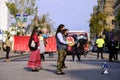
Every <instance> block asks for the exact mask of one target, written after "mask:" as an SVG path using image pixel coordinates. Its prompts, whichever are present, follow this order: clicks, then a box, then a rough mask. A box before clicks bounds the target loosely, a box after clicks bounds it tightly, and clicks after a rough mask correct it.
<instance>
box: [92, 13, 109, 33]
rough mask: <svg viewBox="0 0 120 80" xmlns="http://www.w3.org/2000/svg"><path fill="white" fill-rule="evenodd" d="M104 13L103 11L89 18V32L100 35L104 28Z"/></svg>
mask: <svg viewBox="0 0 120 80" xmlns="http://www.w3.org/2000/svg"><path fill="white" fill-rule="evenodd" d="M106 17H107V16H106V15H105V14H104V13H98V14H97V15H93V16H92V17H91V19H90V33H91V34H97V35H101V33H102V31H103V29H105V28H106Z"/></svg>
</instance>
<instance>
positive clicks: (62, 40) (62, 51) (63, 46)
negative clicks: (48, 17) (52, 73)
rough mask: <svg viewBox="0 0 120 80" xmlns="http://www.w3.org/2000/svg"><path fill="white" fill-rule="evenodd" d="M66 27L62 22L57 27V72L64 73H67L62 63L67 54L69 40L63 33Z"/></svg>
mask: <svg viewBox="0 0 120 80" xmlns="http://www.w3.org/2000/svg"><path fill="white" fill-rule="evenodd" d="M64 29H65V25H64V24H60V25H59V26H58V28H57V31H56V34H55V37H56V42H57V51H58V60H57V74H58V75H64V74H65V73H64V72H63V71H62V64H63V61H64V57H65V55H66V50H67V44H68V43H67V42H66V37H65V35H63V30H64Z"/></svg>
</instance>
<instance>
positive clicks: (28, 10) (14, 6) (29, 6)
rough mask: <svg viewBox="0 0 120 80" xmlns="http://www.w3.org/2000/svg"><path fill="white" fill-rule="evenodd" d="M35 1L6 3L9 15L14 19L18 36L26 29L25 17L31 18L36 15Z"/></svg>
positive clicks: (24, 0)
mask: <svg viewBox="0 0 120 80" xmlns="http://www.w3.org/2000/svg"><path fill="white" fill-rule="evenodd" d="M35 2H36V0H11V1H9V2H6V6H7V7H8V9H9V11H10V14H11V15H13V16H14V19H16V23H17V25H18V29H19V31H20V35H22V34H24V32H23V30H24V27H26V22H27V16H31V15H32V16H33V14H35V13H37V10H38V9H37V6H36V5H35Z"/></svg>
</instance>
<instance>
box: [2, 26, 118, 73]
mask: <svg viewBox="0 0 120 80" xmlns="http://www.w3.org/2000/svg"><path fill="white" fill-rule="evenodd" d="M68 37H72V38H73V42H72V43H71V42H69V41H68V40H67V39H68ZM45 38H46V36H45V37H44V35H43V33H42V31H40V30H39V29H38V27H37V26H34V29H33V31H32V33H31V36H30V39H29V43H28V47H29V49H30V57H29V60H28V64H27V68H30V69H31V71H33V72H34V71H39V70H42V69H43V68H42V64H41V61H45V56H44V53H45V45H46V40H45ZM55 38H56V45H57V46H56V48H57V54H58V59H57V66H56V69H57V70H56V74H57V75H64V74H65V73H64V72H63V69H64V68H67V66H66V64H65V60H66V56H67V55H68V54H69V53H71V54H72V60H73V61H75V58H76V57H77V59H78V61H81V55H84V57H86V55H87V50H85V46H89V45H88V41H87V38H86V37H85V35H82V34H80V35H75V34H73V35H69V29H66V28H65V25H64V24H60V25H59V26H58V28H57V31H56V34H55ZM119 42H120V41H118V39H117V38H111V39H110V40H109V41H108V42H107V43H105V40H104V39H103V38H102V36H99V38H98V39H97V40H96V42H95V44H96V45H97V59H99V55H100V53H101V59H104V54H103V48H104V47H105V46H107V47H108V50H109V61H110V62H112V61H113V60H118V51H119V49H120V43H119ZM4 48H5V51H6V61H7V62H8V61H10V60H9V52H10V42H9V37H8V38H7V39H6V42H5V47H4Z"/></svg>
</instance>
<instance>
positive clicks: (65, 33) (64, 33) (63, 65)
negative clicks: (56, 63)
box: [62, 29, 69, 69]
mask: <svg viewBox="0 0 120 80" xmlns="http://www.w3.org/2000/svg"><path fill="white" fill-rule="evenodd" d="M68 33H69V29H64V30H63V35H64V36H65V37H68ZM66 56H67V50H66V55H65V56H64V59H63V63H62V68H63V69H64V68H67V66H66V65H65V59H66Z"/></svg>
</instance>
